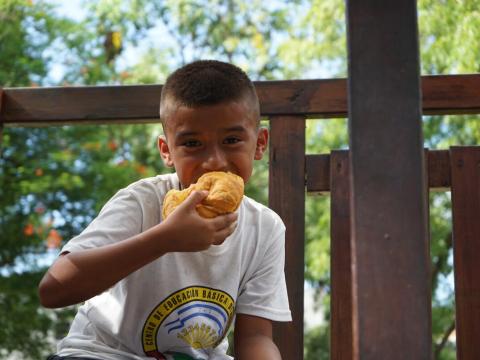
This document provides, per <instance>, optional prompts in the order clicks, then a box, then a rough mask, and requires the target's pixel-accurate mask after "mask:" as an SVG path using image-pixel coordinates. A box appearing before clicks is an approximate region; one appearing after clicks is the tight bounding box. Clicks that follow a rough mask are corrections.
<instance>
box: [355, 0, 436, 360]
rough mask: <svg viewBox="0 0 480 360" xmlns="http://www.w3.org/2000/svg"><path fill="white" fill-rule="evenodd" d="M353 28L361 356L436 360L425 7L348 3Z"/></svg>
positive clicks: (409, 1) (365, 0)
mask: <svg viewBox="0 0 480 360" xmlns="http://www.w3.org/2000/svg"><path fill="white" fill-rule="evenodd" d="M347 30H348V35H347V37H348V53H349V58H348V59H349V89H348V91H349V110H350V111H349V113H350V116H349V130H350V131H349V135H350V151H351V153H350V155H351V156H350V161H351V166H350V171H351V206H352V207H351V216H352V239H353V248H354V251H353V258H352V263H353V264H354V266H355V268H354V278H355V280H356V281H355V287H354V290H355V291H356V293H355V292H354V295H353V298H354V310H353V312H354V324H353V328H354V344H355V345H356V346H355V348H354V357H355V358H359V359H369V360H370V359H371V360H376V359H378V360H384V359H389V360H396V359H398V360H400V359H401V360H404V359H411V360H415V359H430V358H431V344H432V343H431V331H430V323H431V319H430V307H431V304H430V302H429V299H430V296H429V290H430V282H429V280H430V279H429V268H428V262H427V260H426V259H427V254H425V249H426V247H427V246H426V242H427V241H428V235H427V213H426V203H425V197H426V189H425V168H424V154H423V151H424V150H423V139H422V128H421V104H420V99H421V95H420V75H419V55H418V32H417V16H416V1H415V0H405V1H396V0H384V1H378V0H355V1H353V0H347ZM357 351H358V353H357Z"/></svg>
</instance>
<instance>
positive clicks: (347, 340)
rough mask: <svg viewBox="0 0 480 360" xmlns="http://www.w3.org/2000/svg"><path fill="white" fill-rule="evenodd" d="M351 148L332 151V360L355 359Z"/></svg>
mask: <svg viewBox="0 0 480 360" xmlns="http://www.w3.org/2000/svg"><path fill="white" fill-rule="evenodd" d="M348 158H349V155H348V151H345V150H343V151H332V154H331V167H330V173H331V174H332V176H331V189H332V191H331V200H330V238H331V250H330V262H331V265H330V269H331V270H330V271H331V279H330V282H331V289H332V297H331V303H330V304H331V305H330V311H331V318H330V319H331V320H330V359H332V360H352V359H353V345H354V344H353V327H352V320H353V312H352V311H353V308H352V303H353V299H352V296H353V292H352V290H353V289H352V286H353V282H352V280H353V279H352V277H353V274H352V263H351V260H352V256H351V253H352V248H351V242H350V239H351V237H350V175H349V170H348V166H349V159H348Z"/></svg>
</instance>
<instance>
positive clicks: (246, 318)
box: [234, 314, 282, 360]
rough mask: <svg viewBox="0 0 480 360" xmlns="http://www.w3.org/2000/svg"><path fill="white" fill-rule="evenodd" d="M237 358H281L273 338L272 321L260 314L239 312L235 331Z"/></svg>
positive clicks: (273, 359)
mask: <svg viewBox="0 0 480 360" xmlns="http://www.w3.org/2000/svg"><path fill="white" fill-rule="evenodd" d="M234 351H235V359H236V360H244V359H248V360H281V359H282V356H281V355H280V351H279V350H278V348H277V346H276V345H275V343H274V342H273V340H272V322H271V321H270V320H268V319H265V318H261V317H258V316H252V315H245V314H237V318H236V320H235V331H234Z"/></svg>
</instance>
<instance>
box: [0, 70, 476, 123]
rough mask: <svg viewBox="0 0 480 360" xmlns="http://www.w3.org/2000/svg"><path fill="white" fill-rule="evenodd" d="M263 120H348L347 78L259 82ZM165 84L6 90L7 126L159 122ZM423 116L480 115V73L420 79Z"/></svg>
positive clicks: (1, 116)
mask: <svg viewBox="0 0 480 360" xmlns="http://www.w3.org/2000/svg"><path fill="white" fill-rule="evenodd" d="M255 86H256V88H257V92H258V95H259V98H260V104H261V112H262V116H265V117H268V116H273V115H303V116H305V117H307V118H334V117H346V116H347V82H346V79H324V80H288V81H260V82H255ZM161 88H162V87H161V85H135V86H83V87H50V88H4V89H3V107H2V109H1V112H0V122H3V123H4V124H5V125H6V126H45V125H52V124H53V125H61V124H69V123H73V124H78V125H80V124H89V123H101V124H108V123H122V122H124V123H125V122H126V123H140V122H157V121H158V105H159V99H160V92H161ZM422 90H423V113H424V114H427V115H428V114H478V113H480V74H471V75H439V76H424V77H422Z"/></svg>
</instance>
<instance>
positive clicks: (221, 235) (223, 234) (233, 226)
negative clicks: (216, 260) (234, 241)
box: [213, 221, 237, 245]
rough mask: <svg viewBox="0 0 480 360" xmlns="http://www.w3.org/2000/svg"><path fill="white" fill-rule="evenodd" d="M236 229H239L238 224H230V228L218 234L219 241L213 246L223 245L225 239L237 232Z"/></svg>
mask: <svg viewBox="0 0 480 360" xmlns="http://www.w3.org/2000/svg"><path fill="white" fill-rule="evenodd" d="M236 228H237V222H236V221H235V222H234V223H232V224H230V226H228V227H226V228H225V229H222V230H220V231H219V232H217V234H216V238H217V240H216V241H214V242H213V244H214V245H221V244H223V242H224V241H225V239H226V238H227V237H229V236H230V235H232V234H233V233H234V232H235V229H236Z"/></svg>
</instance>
